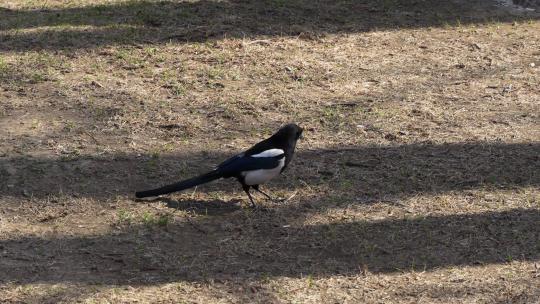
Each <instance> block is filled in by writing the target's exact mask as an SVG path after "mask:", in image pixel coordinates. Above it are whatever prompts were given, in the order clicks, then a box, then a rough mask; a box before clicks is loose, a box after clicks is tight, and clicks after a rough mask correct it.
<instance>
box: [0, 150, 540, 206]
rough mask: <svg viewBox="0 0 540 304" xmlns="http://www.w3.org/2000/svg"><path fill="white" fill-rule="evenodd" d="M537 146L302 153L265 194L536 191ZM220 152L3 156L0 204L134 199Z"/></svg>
mask: <svg viewBox="0 0 540 304" xmlns="http://www.w3.org/2000/svg"><path fill="white" fill-rule="evenodd" d="M538 151H540V144H538V143H515V144H507V143H493V142H467V143H451V144H431V143H424V144H410V145H397V146H382V147H370V146H367V147H344V148H334V149H320V150H302V148H301V147H300V150H299V151H298V152H297V153H296V155H295V159H294V160H293V162H292V163H291V166H290V168H288V169H287V171H285V174H284V176H280V177H279V178H277V179H276V180H275V181H273V182H272V183H271V184H270V185H269V187H276V188H279V189H289V190H293V189H298V188H301V187H303V186H304V185H306V184H307V185H309V186H311V187H317V186H324V187H327V188H329V189H333V191H334V192H336V193H345V192H346V193H349V194H351V195H353V196H354V195H356V196H357V197H367V198H380V197H383V196H392V197H397V198H406V197H409V196H413V195H417V194H424V193H427V194H438V193H445V192H449V191H462V190H468V189H481V188H490V187H491V188H493V187H495V188H499V189H516V188H521V187H527V186H538V185H540V156H539V155H538ZM230 156H231V155H225V154H223V153H219V152H218V153H208V152H200V153H186V154H182V153H178V154H174V155H165V156H161V157H159V158H156V157H153V156H150V155H126V154H123V155H110V156H107V157H105V156H104V157H99V158H95V157H84V156H77V157H75V158H38V157H6V156H4V157H0V175H1V176H2V179H1V180H0V198H2V197H6V198H7V197H11V198H23V199H24V197H25V196H26V197H34V198H46V197H50V196H55V195H73V196H75V197H88V198H99V199H105V198H111V197H116V196H123V195H127V196H129V197H132V196H133V193H134V192H135V191H136V190H142V189H147V188H153V187H157V186H162V185H164V184H169V183H173V182H176V181H178V180H180V179H184V178H188V177H192V176H194V175H196V174H200V173H202V172H205V171H208V170H211V169H212V168H213V166H214V165H216V164H218V163H219V162H221V161H223V160H224V159H226V158H228V157H230ZM197 191H199V192H211V191H221V192H225V193H227V192H236V191H239V192H241V187H240V186H239V185H238V184H237V181H236V180H234V179H227V180H221V181H218V182H213V183H210V184H208V185H204V186H200V187H198V189H197Z"/></svg>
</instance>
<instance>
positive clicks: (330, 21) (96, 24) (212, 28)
mask: <svg viewBox="0 0 540 304" xmlns="http://www.w3.org/2000/svg"><path fill="white" fill-rule="evenodd" d="M538 17H539V14H537V13H527V14H519V15H516V14H515V13H511V12H510V11H508V10H506V9H502V8H501V7H496V2H495V1H488V0H476V1H462V0H454V1H436V0H422V1H418V0H377V1H374V0H362V1H353V0H345V1H330V0H320V1H309V0H295V1H270V0H267V1H259V0H248V1H194V2H193V1H158V2H154V1H129V2H122V3H118V4H113V5H96V6H92V5H89V6H84V7H75V8H60V9H45V10H10V9H1V10H0V29H1V30H4V31H5V30H16V32H13V31H12V32H9V33H8V32H4V33H0V50H4V51H7V50H16V51H24V50H29V49H64V48H92V47H96V46H103V45H123V44H137V43H166V42H169V41H171V40H172V41H180V42H186V41H189V42H203V41H208V40H215V39H221V38H224V37H236V38H243V37H250V38H251V37H258V36H266V37H272V36H278V37H279V36H284V35H285V36H288V35H292V36H299V37H300V38H305V39H318V38H320V37H321V36H324V35H325V34H327V33H355V32H366V31H372V30H388V29H399V28H420V27H432V26H448V25H463V24H475V23H486V22H493V21H498V22H512V21H519V20H531V19H537V18H538ZM38 27H49V28H46V29H44V30H40V31H21V30H26V29H34V28H38Z"/></svg>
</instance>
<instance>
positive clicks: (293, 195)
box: [283, 191, 298, 203]
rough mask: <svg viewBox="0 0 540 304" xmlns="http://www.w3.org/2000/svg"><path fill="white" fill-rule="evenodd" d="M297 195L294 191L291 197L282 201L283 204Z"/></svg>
mask: <svg viewBox="0 0 540 304" xmlns="http://www.w3.org/2000/svg"><path fill="white" fill-rule="evenodd" d="M297 193H298V191H294V193H293V194H292V195H291V196H289V198H288V199H286V200H284V201H283V202H284V203H286V202H288V201H290V200H291V199H292V198H293V197H295V196H296V194H297Z"/></svg>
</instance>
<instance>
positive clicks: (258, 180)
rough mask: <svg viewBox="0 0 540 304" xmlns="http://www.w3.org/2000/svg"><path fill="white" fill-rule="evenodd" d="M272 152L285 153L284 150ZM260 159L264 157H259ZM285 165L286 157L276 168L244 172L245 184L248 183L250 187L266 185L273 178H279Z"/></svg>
mask: <svg viewBox="0 0 540 304" xmlns="http://www.w3.org/2000/svg"><path fill="white" fill-rule="evenodd" d="M272 150H278V151H281V153H283V150H280V149H272ZM272 150H267V151H264V152H262V153H266V152H268V151H272ZM262 153H261V154H262ZM257 155H260V154H257ZM277 155H279V154H277ZM253 156H255V155H253ZM258 157H262V156H258ZM284 165H285V157H283V158H282V159H280V160H279V164H278V166H277V167H275V168H272V169H259V170H253V171H244V172H242V175H243V176H244V182H245V183H246V185H250V186H251V185H259V184H264V183H266V182H267V181H269V180H271V179H272V178H274V177H276V176H278V175H279V173H280V172H281V169H282V168H283V166H284Z"/></svg>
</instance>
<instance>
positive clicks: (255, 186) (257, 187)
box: [252, 185, 283, 203]
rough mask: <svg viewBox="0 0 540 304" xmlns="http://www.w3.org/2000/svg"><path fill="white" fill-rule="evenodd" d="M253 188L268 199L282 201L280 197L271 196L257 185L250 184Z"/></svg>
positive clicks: (275, 201)
mask: <svg viewBox="0 0 540 304" xmlns="http://www.w3.org/2000/svg"><path fill="white" fill-rule="evenodd" d="M252 187H253V189H255V190H256V191H257V192H259V193H261V194H263V195H264V196H266V197H267V198H268V199H269V200H271V201H273V202H274V203H279V202H281V201H283V200H282V199H274V198H272V197H271V196H270V195H268V194H266V193H264V192H263V191H262V190H261V189H259V185H254V186H252Z"/></svg>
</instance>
